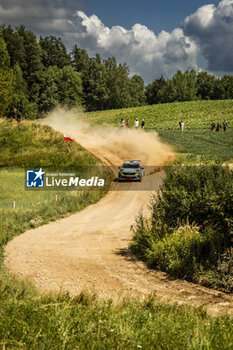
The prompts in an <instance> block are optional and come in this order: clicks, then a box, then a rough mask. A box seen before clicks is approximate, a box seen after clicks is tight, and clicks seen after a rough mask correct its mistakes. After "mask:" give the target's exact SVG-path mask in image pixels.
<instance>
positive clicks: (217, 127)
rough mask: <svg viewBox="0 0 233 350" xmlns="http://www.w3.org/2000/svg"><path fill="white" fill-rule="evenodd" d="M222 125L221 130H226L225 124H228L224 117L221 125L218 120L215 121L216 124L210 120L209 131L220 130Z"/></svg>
mask: <svg viewBox="0 0 233 350" xmlns="http://www.w3.org/2000/svg"><path fill="white" fill-rule="evenodd" d="M222 126H223V131H224V132H226V131H227V126H228V123H227V121H226V120H225V119H224V121H223V123H222V125H221V124H220V122H217V125H216V124H215V122H214V121H212V122H211V131H217V132H219V131H221V128H222Z"/></svg>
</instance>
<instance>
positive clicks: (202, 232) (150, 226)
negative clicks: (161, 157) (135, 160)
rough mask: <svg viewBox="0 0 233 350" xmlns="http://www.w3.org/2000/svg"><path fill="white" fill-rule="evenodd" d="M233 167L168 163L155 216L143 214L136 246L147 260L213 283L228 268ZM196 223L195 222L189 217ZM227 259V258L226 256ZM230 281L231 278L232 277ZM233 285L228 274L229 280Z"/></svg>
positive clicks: (153, 210) (156, 199)
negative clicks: (144, 216)
mask: <svg viewBox="0 0 233 350" xmlns="http://www.w3.org/2000/svg"><path fill="white" fill-rule="evenodd" d="M232 203H233V171H232V170H230V169H229V168H227V167H222V166H221V165H214V166H196V167H194V166H192V167H168V168H167V169H166V179H165V181H164V183H163V186H162V188H161V191H160V193H159V194H158V195H157V196H154V197H153V199H152V205H151V214H152V215H151V219H150V221H148V219H147V220H146V219H145V218H143V217H142V216H140V217H139V218H138V220H137V222H136V225H135V227H134V229H133V231H134V236H133V241H132V243H131V249H132V251H133V252H134V254H136V256H137V257H138V258H140V259H142V260H143V261H145V262H146V263H147V264H148V266H150V267H153V268H159V269H161V270H163V271H166V272H169V273H170V274H172V275H173V276H175V277H181V278H186V279H188V280H193V281H195V282H200V283H203V284H208V285H211V286H213V287H216V286H217V285H218V286H220V285H221V284H223V285H224V283H223V282H221V283H220V282H219V283H215V282H214V277H213V274H212V272H214V273H215V274H216V276H217V277H216V278H217V279H218V281H223V279H224V278H223V277H224V276H226V275H227V274H228V275H229V272H224V270H223V268H222V267H223V266H225V265H226V261H227V262H228V263H229V264H231V263H232V261H233V259H232V256H230V258H229V257H228V256H227V258H226V256H225V255H224V254H225V253H226V252H227V251H228V249H229V248H230V245H231V237H232V235H233V205H232ZM189 222H190V223H191V226H190V225H189V224H187V223H189ZM226 259H227V260H226ZM229 281H231V282H229ZM230 284H231V285H232V286H233V281H232V279H231V278H230V279H229V278H228V282H227V283H225V286H227V288H228V289H229V288H230V287H229V285H230Z"/></svg>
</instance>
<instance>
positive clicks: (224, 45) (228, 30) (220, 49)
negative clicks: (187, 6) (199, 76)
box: [183, 0, 233, 73]
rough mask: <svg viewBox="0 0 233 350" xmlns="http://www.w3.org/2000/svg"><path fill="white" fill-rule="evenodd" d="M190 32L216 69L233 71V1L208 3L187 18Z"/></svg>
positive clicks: (186, 29) (187, 32)
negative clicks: (216, 3) (216, 4)
mask: <svg viewBox="0 0 233 350" xmlns="http://www.w3.org/2000/svg"><path fill="white" fill-rule="evenodd" d="M183 30H184V33H185V34H186V35H189V36H191V37H192V39H193V40H196V41H197V43H198V44H199V46H200V49H201V52H202V54H203V56H204V57H205V58H206V59H207V61H208V67H207V69H209V70H211V71H213V72H228V73H229V72H233V45H232V38H233V0H222V1H221V2H220V3H219V5H218V6H217V7H215V6H214V5H206V6H202V7H201V8H199V9H198V10H197V11H196V12H195V13H194V14H191V15H190V16H188V17H186V18H185V20H184V23H183Z"/></svg>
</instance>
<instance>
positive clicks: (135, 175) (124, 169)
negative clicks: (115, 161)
mask: <svg viewBox="0 0 233 350" xmlns="http://www.w3.org/2000/svg"><path fill="white" fill-rule="evenodd" d="M143 176H144V167H142V165H141V161H140V160H127V161H126V162H124V163H123V164H122V166H121V167H119V174H118V181H126V180H128V181H142V177H143Z"/></svg>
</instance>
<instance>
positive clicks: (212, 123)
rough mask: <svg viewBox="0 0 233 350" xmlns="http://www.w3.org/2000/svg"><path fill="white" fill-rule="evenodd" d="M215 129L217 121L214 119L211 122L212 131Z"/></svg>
mask: <svg viewBox="0 0 233 350" xmlns="http://www.w3.org/2000/svg"><path fill="white" fill-rule="evenodd" d="M214 129H215V122H214V121H212V122H211V131H214Z"/></svg>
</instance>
